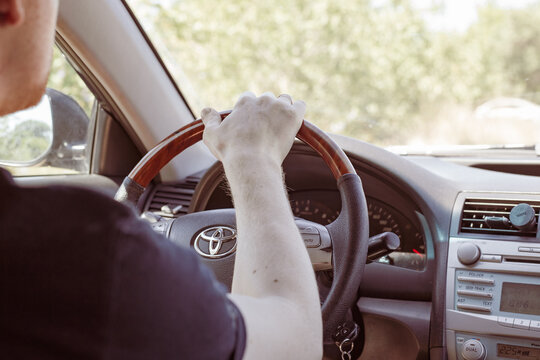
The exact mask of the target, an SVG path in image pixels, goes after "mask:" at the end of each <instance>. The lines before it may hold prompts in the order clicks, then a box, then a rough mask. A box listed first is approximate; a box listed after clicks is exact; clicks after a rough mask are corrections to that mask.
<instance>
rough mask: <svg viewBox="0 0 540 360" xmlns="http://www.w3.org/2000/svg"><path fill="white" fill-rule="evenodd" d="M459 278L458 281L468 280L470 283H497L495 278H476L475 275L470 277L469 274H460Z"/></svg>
mask: <svg viewBox="0 0 540 360" xmlns="http://www.w3.org/2000/svg"><path fill="white" fill-rule="evenodd" d="M457 279H458V281H462V282H468V283H475V284H485V285H495V280H493V279H483V278H475V277H468V276H458V278H457Z"/></svg>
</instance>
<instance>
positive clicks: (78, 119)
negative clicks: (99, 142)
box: [0, 89, 89, 173]
mask: <svg viewBox="0 0 540 360" xmlns="http://www.w3.org/2000/svg"><path fill="white" fill-rule="evenodd" d="M88 124H89V119H88V116H87V115H86V113H85V112H84V110H83V109H82V108H81V107H80V106H79V104H77V102H76V101H75V100H73V99H72V98H71V97H69V96H68V95H65V94H63V93H61V92H59V91H57V90H54V89H47V91H46V93H45V95H44V96H43V98H42V99H41V101H40V102H39V104H38V105H36V106H34V107H32V108H29V109H26V110H22V111H19V112H16V113H13V114H10V115H7V116H4V117H0V165H3V166H7V167H11V168H21V167H51V168H62V169H69V170H71V171H75V172H86V171H87V170H88V161H87V160H86V158H87V154H86V153H87V147H86V144H87V134H88ZM51 173H57V171H53V172H51Z"/></svg>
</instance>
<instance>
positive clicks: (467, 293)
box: [457, 290, 493, 299]
mask: <svg viewBox="0 0 540 360" xmlns="http://www.w3.org/2000/svg"><path fill="white" fill-rule="evenodd" d="M457 294H458V295H462V296H473V297H479V298H485V299H493V295H492V294H489V293H486V292H481V291H471V290H458V292H457Z"/></svg>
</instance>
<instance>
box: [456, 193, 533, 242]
mask: <svg viewBox="0 0 540 360" xmlns="http://www.w3.org/2000/svg"><path fill="white" fill-rule="evenodd" d="M521 203H527V204H529V205H530V206H531V207H532V208H533V209H534V212H535V214H536V225H535V227H534V229H531V230H529V231H520V230H519V229H517V228H515V227H514V226H512V225H511V224H509V223H508V224H501V225H500V226H496V227H490V226H488V225H487V224H486V221H485V220H484V219H485V218H486V217H499V218H501V217H505V218H506V219H510V211H511V210H512V208H513V207H514V206H516V205H518V204H521ZM539 212H540V201H528V200H506V199H497V200H494V199H466V200H465V204H464V205H463V212H462V214H461V227H460V231H461V232H463V233H476V234H495V235H514V236H525V237H535V236H536V231H537V226H538V213H539Z"/></svg>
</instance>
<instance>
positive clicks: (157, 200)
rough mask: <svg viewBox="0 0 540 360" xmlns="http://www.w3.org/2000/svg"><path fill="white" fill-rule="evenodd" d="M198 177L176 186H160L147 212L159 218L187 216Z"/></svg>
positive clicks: (191, 177) (153, 195)
mask: <svg viewBox="0 0 540 360" xmlns="http://www.w3.org/2000/svg"><path fill="white" fill-rule="evenodd" d="M199 180H200V179H199V178H198V177H194V176H189V177H187V178H186V180H184V181H183V182H181V183H178V184H174V185H164V184H160V185H157V186H156V189H155V190H154V192H153V193H152V195H151V196H150V201H149V202H148V203H147V205H146V207H145V211H151V212H153V213H155V214H156V215H159V216H165V217H171V218H173V217H179V216H182V215H185V214H187V212H188V209H189V205H190V204H191V198H192V197H193V193H194V192H195V187H196V186H197V183H198V182H199Z"/></svg>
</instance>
